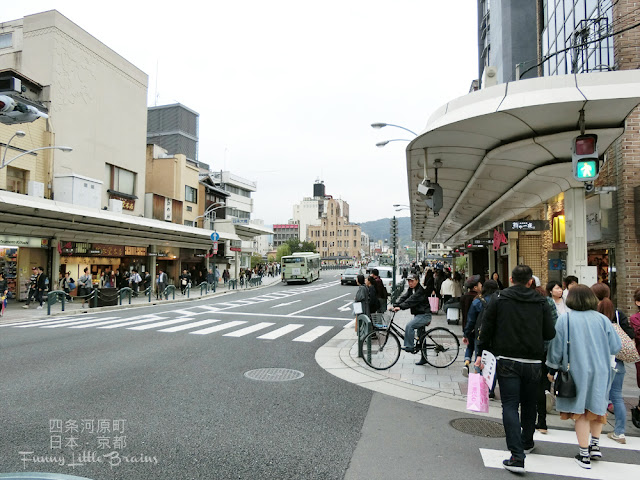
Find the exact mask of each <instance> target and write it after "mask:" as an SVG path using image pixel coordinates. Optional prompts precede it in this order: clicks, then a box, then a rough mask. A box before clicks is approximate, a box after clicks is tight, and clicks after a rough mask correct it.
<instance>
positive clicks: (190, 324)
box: [158, 320, 220, 333]
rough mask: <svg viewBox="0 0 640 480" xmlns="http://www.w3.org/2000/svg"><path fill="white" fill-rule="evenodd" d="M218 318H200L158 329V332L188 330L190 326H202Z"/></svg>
mask: <svg viewBox="0 0 640 480" xmlns="http://www.w3.org/2000/svg"><path fill="white" fill-rule="evenodd" d="M219 321H220V320H200V321H199V322H193V323H187V324H186V325H178V326H177V327H171V328H165V329H164V330H158V331H159V332H170V333H173V332H180V331H182V330H189V329H190V328H197V327H202V326H203V325H211V324H212V323H217V322H219Z"/></svg>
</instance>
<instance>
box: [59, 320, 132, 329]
mask: <svg viewBox="0 0 640 480" xmlns="http://www.w3.org/2000/svg"><path fill="white" fill-rule="evenodd" d="M121 321H122V317H105V318H103V319H101V320H94V321H92V322H91V323H86V324H84V325H76V326H75V327H69V328H90V327H97V326H99V325H109V324H111V323H116V322H121ZM65 326H66V325H65Z"/></svg>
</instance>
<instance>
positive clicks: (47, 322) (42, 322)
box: [15, 317, 95, 328]
mask: <svg viewBox="0 0 640 480" xmlns="http://www.w3.org/2000/svg"><path fill="white" fill-rule="evenodd" d="M88 318H89V319H92V318H95V317H88ZM84 319H85V320H87V317H84ZM76 320H78V317H74V318H64V319H57V320H51V319H48V320H38V321H36V322H29V324H28V325H25V324H22V323H21V324H19V325H15V327H16V328H29V327H41V326H43V325H52V324H54V323H65V322H67V323H70V322H75V321H76Z"/></svg>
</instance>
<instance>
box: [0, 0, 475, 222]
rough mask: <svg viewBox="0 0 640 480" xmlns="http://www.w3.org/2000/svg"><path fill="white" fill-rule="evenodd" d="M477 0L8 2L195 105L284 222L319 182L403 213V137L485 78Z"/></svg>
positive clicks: (360, 216)
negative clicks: (101, 47)
mask: <svg viewBox="0 0 640 480" xmlns="http://www.w3.org/2000/svg"><path fill="white" fill-rule="evenodd" d="M476 5H477V3H476V0H455V1H440V0H410V1H409V0H387V1H376V0H324V1H321V2H320V1H313V2H312V1H307V0H295V1H294V0H288V1H284V0H269V1H267V0H243V1H240V0H224V1H220V0H200V1H192V0H182V1H180V2H176V1H175V0H173V1H164V0H157V1H153V2H140V1H131V0H129V1H121V0H112V1H109V2H92V1H87V0H51V1H47V0H20V1H15V2H9V1H6V0H2V1H1V8H0V21H7V20H14V19H17V18H21V17H24V16H25V15H30V14H33V13H38V12H42V11H46V10H51V9H56V10H58V11H59V12H60V13H62V14H63V15H65V16H66V17H68V18H69V19H70V20H72V21H73V22H75V23H76V24H78V25H79V26H80V27H81V28H83V29H84V30H86V31H87V32H89V33H90V34H91V35H93V36H94V37H96V38H97V39H98V40H100V41H101V42H103V43H104V44H106V45H107V46H108V47H110V48H111V49H113V50H115V51H116V52H117V53H119V54H120V55H122V56H123V57H124V58H126V59H127V60H128V61H130V62H131V63H133V64H134V65H135V66H137V67H138V68H140V69H141V70H143V71H144V72H145V73H147V74H148V75H149V93H148V104H149V106H153V105H156V104H157V105H165V104H171V103H176V102H179V103H182V104H183V105H185V106H187V107H189V108H191V109H193V110H195V111H196V112H198V113H199V114H200V149H199V159H200V160H201V161H202V162H205V163H208V164H209V165H210V166H211V168H212V169H214V170H230V171H232V172H233V173H235V174H237V175H240V176H242V177H245V178H247V179H250V180H254V181H257V183H258V191H257V192H256V193H255V194H254V195H253V198H254V213H253V216H252V218H258V219H263V220H264V221H265V223H266V224H267V225H271V224H274V223H285V222H287V221H288V220H289V219H290V218H291V216H292V213H293V212H292V210H293V209H292V206H293V204H295V203H298V202H300V201H301V200H302V198H303V197H305V196H312V194H313V183H314V182H315V180H316V179H321V180H323V181H324V183H325V186H326V192H327V194H329V195H333V196H334V197H335V198H342V199H344V200H346V201H347V202H348V203H349V205H350V210H351V212H350V213H351V215H350V220H351V221H352V222H364V221H369V220H376V219H379V218H384V217H390V216H392V215H394V214H396V215H402V216H405V215H407V214H408V212H406V211H404V212H398V213H397V212H395V211H394V208H393V207H392V205H393V204H396V203H399V204H406V203H408V189H407V177H406V158H405V153H404V149H405V147H406V144H407V143H406V142H400V141H398V142H392V143H390V144H388V145H387V146H386V147H384V148H377V147H376V146H375V144H376V142H379V141H382V140H388V139H410V138H412V136H411V134H409V133H408V132H405V131H404V130H400V129H397V128H392V127H386V128H384V129H381V130H374V129H372V128H371V127H370V124H371V123H374V122H385V123H392V124H397V125H402V126H404V127H406V128H408V129H410V130H413V131H415V132H420V131H422V130H423V129H424V127H425V125H426V122H427V119H428V118H429V116H430V115H431V114H432V113H433V111H434V110H435V109H437V108H438V107H439V106H441V105H443V104H444V103H446V102H448V101H449V100H452V99H454V98H456V97H459V96H462V95H465V94H467V93H468V91H469V87H470V85H471V81H472V80H473V79H474V78H476V76H477V70H478V68H477V48H478V47H477V33H476V32H477V30H476V29H477V25H476V16H477V10H476Z"/></svg>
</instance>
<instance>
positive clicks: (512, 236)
mask: <svg viewBox="0 0 640 480" xmlns="http://www.w3.org/2000/svg"><path fill="white" fill-rule="evenodd" d="M507 241H508V242H509V277H511V272H513V269H514V268H516V267H517V266H518V264H519V263H520V259H519V258H518V232H508V234H507ZM502 284H503V285H504V287H505V288H507V287H509V286H510V285H511V280H509V278H505V279H504V280H502Z"/></svg>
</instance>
